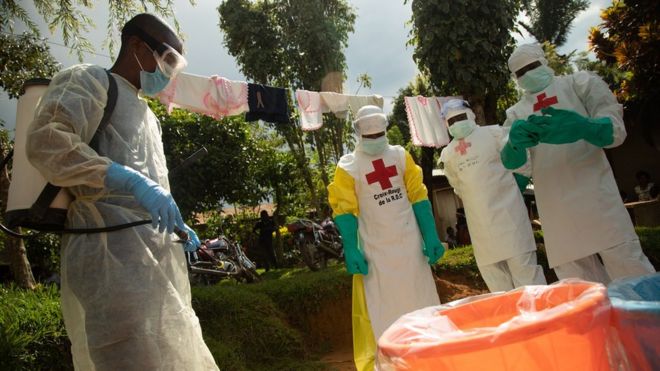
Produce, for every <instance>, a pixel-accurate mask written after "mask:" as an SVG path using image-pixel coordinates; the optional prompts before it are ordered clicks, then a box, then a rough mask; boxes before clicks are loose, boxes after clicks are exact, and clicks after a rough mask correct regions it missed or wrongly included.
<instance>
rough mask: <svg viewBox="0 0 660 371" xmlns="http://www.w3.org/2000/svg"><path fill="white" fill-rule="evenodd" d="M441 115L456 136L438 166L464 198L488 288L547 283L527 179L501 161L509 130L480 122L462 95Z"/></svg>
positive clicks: (445, 106) (450, 102) (478, 262)
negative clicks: (526, 197) (524, 193)
mask: <svg viewBox="0 0 660 371" xmlns="http://www.w3.org/2000/svg"><path fill="white" fill-rule="evenodd" d="M442 116H443V118H444V119H445V124H446V125H447V127H448V128H449V133H450V134H451V136H452V138H453V139H452V140H451V142H449V144H448V145H447V146H446V147H445V148H444V149H443V150H442V152H441V153H440V160H439V163H438V166H439V167H440V168H441V169H443V170H444V172H445V176H446V177H447V180H448V181H449V184H450V185H451V186H452V187H453V188H454V192H455V193H456V194H457V195H458V196H459V197H460V198H461V200H462V201H463V205H464V208H465V211H466V217H467V224H468V226H469V229H470V237H471V238H472V246H473V248H474V257H475V259H476V260H477V267H478V268H479V272H480V273H481V277H482V278H483V279H484V282H486V285H487V286H488V289H489V290H490V291H491V292H496V291H509V290H512V289H514V288H516V287H520V286H526V285H545V284H546V281H545V276H544V275H543V268H541V266H540V265H538V264H537V263H536V244H535V243H534V235H533V233H532V227H531V224H530V221H529V217H528V216H527V208H526V207H525V201H524V200H523V197H522V190H524V186H526V185H527V179H526V178H525V177H524V176H523V175H520V174H517V173H513V172H512V171H511V170H507V169H505V168H504V166H503V165H502V161H501V160H500V150H501V149H502V147H503V146H504V143H505V142H506V140H505V136H506V133H505V129H503V128H502V127H501V126H498V125H489V126H478V125H477V124H476V122H475V121H474V117H475V115H474V112H472V110H471V109H470V108H469V106H468V104H467V102H465V101H463V100H462V99H452V100H450V101H448V102H446V103H445V104H444V105H443V107H442ZM518 171H521V170H518ZM518 178H521V181H520V183H518ZM519 187H520V188H519Z"/></svg>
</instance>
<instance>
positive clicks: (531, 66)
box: [516, 61, 541, 78]
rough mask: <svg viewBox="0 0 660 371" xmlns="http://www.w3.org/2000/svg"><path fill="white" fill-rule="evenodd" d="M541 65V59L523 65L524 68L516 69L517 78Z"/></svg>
mask: <svg viewBox="0 0 660 371" xmlns="http://www.w3.org/2000/svg"><path fill="white" fill-rule="evenodd" d="M539 66H541V62H539V61H535V62H532V63H530V64H528V65H526V66H525V67H523V68H521V69H519V70H518V71H516V78H520V77H521V76H522V75H524V74H526V73H527V72H528V71H531V70H533V69H535V68H536V67H539Z"/></svg>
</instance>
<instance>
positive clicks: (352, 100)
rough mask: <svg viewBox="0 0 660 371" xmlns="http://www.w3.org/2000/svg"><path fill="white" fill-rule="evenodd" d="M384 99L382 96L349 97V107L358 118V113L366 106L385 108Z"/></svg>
mask: <svg viewBox="0 0 660 371" xmlns="http://www.w3.org/2000/svg"><path fill="white" fill-rule="evenodd" d="M383 103H384V101H383V97H382V96H380V95H349V96H348V105H349V107H350V109H351V114H352V115H353V117H355V116H357V111H359V110H360V108H362V107H364V106H369V105H372V106H378V107H380V108H383Z"/></svg>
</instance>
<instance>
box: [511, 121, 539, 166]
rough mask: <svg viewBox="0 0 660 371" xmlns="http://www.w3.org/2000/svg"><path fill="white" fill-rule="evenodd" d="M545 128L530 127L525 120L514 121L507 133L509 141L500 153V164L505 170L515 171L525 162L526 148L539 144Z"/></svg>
mask: <svg viewBox="0 0 660 371" xmlns="http://www.w3.org/2000/svg"><path fill="white" fill-rule="evenodd" d="M545 130H547V127H546V126H539V125H532V124H530V123H529V122H527V121H525V120H516V121H514V122H513V125H511V130H510V131H509V141H508V142H506V144H505V145H504V148H502V151H501V152H500V159H501V160H502V164H503V165H504V167H505V168H507V169H517V168H519V167H521V166H523V165H524V164H525V162H527V150H526V149H527V148H529V147H534V146H535V145H537V144H539V138H540V136H541V134H542V133H543V132H544V131H545Z"/></svg>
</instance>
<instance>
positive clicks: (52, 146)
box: [26, 65, 217, 371]
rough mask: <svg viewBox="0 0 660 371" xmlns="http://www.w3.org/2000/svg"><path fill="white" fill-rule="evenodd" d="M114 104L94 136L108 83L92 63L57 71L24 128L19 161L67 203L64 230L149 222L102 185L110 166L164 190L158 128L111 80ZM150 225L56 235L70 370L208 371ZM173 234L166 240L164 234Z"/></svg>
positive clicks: (175, 261)
mask: <svg viewBox="0 0 660 371" xmlns="http://www.w3.org/2000/svg"><path fill="white" fill-rule="evenodd" d="M113 76H114V77H115V79H116V80H117V88H118V97H117V105H116V108H115V110H114V112H113V114H112V116H111V119H110V122H109V124H108V126H107V127H106V128H105V130H104V131H103V132H102V134H101V135H100V140H99V149H98V153H97V152H96V151H94V150H93V149H92V148H90V147H89V146H88V145H87V144H86V143H88V142H89V141H90V140H91V138H92V136H93V135H94V131H95V130H96V127H97V126H98V124H99V122H100V120H101V117H102V115H103V108H104V106H105V103H106V100H107V97H106V95H107V88H108V78H107V75H106V73H105V71H104V70H103V69H102V68H100V67H97V66H91V65H78V66H74V67H71V68H69V69H66V70H64V71H62V72H60V73H59V74H57V75H56V76H55V77H54V78H53V80H52V82H51V84H50V86H49V88H48V90H47V91H46V92H45V93H44V96H43V97H42V99H41V102H40V104H39V106H38V107H37V112H36V115H35V119H34V121H33V122H32V124H31V125H30V127H29V129H28V145H27V148H26V150H27V156H28V158H29V160H30V162H31V163H32V164H33V165H34V166H35V167H36V168H37V169H38V170H39V171H40V172H41V173H42V174H43V175H44V177H45V178H46V179H47V180H48V181H49V182H51V183H52V184H54V185H58V186H62V187H65V188H66V189H67V190H68V191H69V192H70V193H71V194H72V195H73V196H74V197H75V200H74V201H73V202H72V203H71V205H70V206H69V209H68V216H67V227H69V228H96V227H104V226H112V225H118V224H123V223H128V222H133V221H138V220H143V219H150V215H149V213H148V212H147V211H146V210H145V209H144V208H142V207H141V206H140V205H139V204H138V203H137V201H136V200H135V198H134V197H133V196H132V195H130V194H124V193H118V192H114V191H110V190H109V189H106V188H105V187H104V179H105V175H106V171H107V168H108V166H109V165H110V163H111V161H114V162H117V163H119V164H122V165H126V166H129V167H131V168H133V169H135V170H137V171H140V172H141V173H142V174H143V175H145V176H147V177H149V178H151V179H152V180H154V181H155V182H157V183H159V184H160V185H161V186H162V187H163V188H165V189H169V183H168V179H167V166H166V163H165V155H164V153H163V143H162V140H161V128H160V123H159V122H158V119H157V118H156V116H155V115H154V114H153V112H152V111H151V109H149V106H148V105H147V102H146V101H145V100H144V99H141V98H140V97H139V96H138V91H137V89H136V88H135V87H134V86H133V85H131V84H130V83H129V82H128V81H127V80H125V79H124V78H122V77H121V76H119V75H116V74H115V75H113ZM172 237H173V236H172V235H168V234H166V233H160V232H158V230H157V229H154V228H152V227H151V225H143V226H139V227H133V228H128V229H123V230H120V231H117V232H109V233H92V234H64V235H63V237H62V250H61V280H62V291H61V300H62V313H63V315H64V322H65V325H66V329H67V333H68V336H69V338H70V339H71V344H72V345H71V350H72V353H73V362H74V366H75V368H76V369H78V370H85V371H87V370H112V371H117V370H216V369H217V366H216V365H215V362H214V360H213V357H212V356H211V353H210V352H209V350H208V348H207V347H206V344H205V343H204V341H203V339H202V333H201V328H200V326H199V320H198V318H197V316H196V315H195V313H194V311H193V309H192V306H191V295H190V284H189V281H188V275H187V269H186V262H185V258H184V253H183V247H182V245H181V244H177V243H174V242H173V240H172ZM174 238H176V237H175V236H174Z"/></svg>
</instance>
